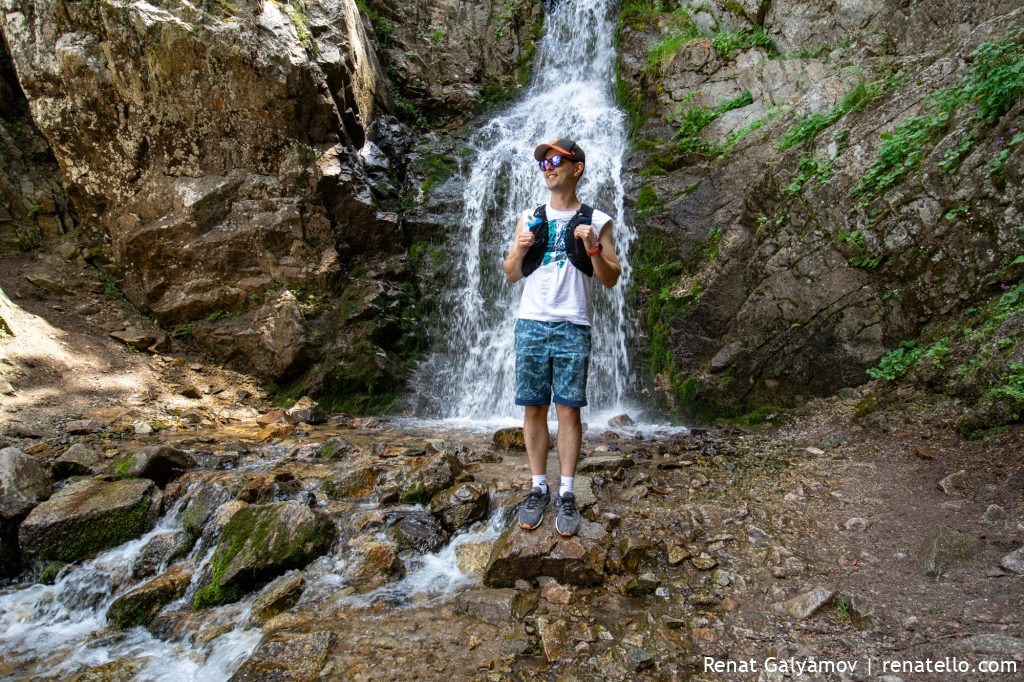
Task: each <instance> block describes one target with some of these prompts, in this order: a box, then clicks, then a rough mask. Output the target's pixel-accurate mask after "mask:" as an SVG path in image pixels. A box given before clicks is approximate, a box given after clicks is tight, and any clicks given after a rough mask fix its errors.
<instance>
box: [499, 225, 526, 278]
mask: <svg viewBox="0 0 1024 682" xmlns="http://www.w3.org/2000/svg"><path fill="white" fill-rule="evenodd" d="M523 225H524V223H523V216H522V215H520V216H519V220H517V221H516V233H515V236H514V237H513V238H512V248H510V249H509V251H508V256H506V257H505V262H504V263H502V267H503V268H504V269H505V279H506V280H508V281H509V282H518V281H519V280H521V279H522V278H523V258H524V257H526V252H527V251H529V250H530V246H531V245H532V244H533V232H530V231H529V230H524V229H523Z"/></svg>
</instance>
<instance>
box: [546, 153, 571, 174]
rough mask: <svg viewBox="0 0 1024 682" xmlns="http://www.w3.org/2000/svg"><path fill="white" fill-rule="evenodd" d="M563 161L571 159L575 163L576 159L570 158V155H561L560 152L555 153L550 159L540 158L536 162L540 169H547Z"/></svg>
mask: <svg viewBox="0 0 1024 682" xmlns="http://www.w3.org/2000/svg"><path fill="white" fill-rule="evenodd" d="M563 161H572V162H573V163H576V159H574V158H572V157H571V156H562V155H561V154H555V155H554V156H552V157H551V158H550V159H541V160H540V161H538V162H537V165H538V166H540V169H541V170H542V171H549V170H552V169H555V168H558V167H559V166H561V165H562V162H563Z"/></svg>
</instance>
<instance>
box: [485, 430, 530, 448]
mask: <svg viewBox="0 0 1024 682" xmlns="http://www.w3.org/2000/svg"><path fill="white" fill-rule="evenodd" d="M492 440H493V442H494V445H495V446H496V447H498V448H501V449H502V450H525V449H526V436H525V435H524V433H523V428H522V427H521V426H512V427H509V428H506V429H498V430H497V431H495V432H494V437H493V439H492Z"/></svg>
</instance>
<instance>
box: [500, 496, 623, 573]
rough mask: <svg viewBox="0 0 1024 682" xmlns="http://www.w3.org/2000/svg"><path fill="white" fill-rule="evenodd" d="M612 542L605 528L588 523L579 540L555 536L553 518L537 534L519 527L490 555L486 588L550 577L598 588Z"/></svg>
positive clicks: (548, 517) (549, 516)
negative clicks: (520, 580)
mask: <svg viewBox="0 0 1024 682" xmlns="http://www.w3.org/2000/svg"><path fill="white" fill-rule="evenodd" d="M609 539H610V538H609V535H608V533H607V532H606V531H605V529H604V527H603V526H601V525H600V524H597V523H593V522H591V521H587V520H586V519H584V520H583V521H582V523H581V525H580V531H579V533H578V534H577V535H576V536H574V537H571V538H563V537H561V536H560V535H558V534H557V533H556V532H555V528H554V514H545V516H544V522H543V524H542V525H541V527H540V528H538V529H536V530H534V531H526V530H523V529H521V528H519V526H518V525H516V526H513V527H512V528H510V529H508V530H506V531H505V532H504V533H502V535H501V537H500V538H498V541H497V542H496V543H495V545H494V549H493V550H492V552H491V559H490V561H489V562H488V564H487V569H486V570H485V572H484V584H485V585H487V586H489V587H511V586H512V585H514V584H515V582H516V580H518V579H520V578H523V579H527V580H529V579H532V578H536V577H538V576H542V575H547V576H551V577H552V578H554V579H555V580H557V581H558V582H560V583H563V584H566V585H582V586H591V585H598V584H600V583H601V582H603V581H604V564H605V558H606V556H607V554H608V544H609Z"/></svg>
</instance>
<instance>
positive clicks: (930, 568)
mask: <svg viewBox="0 0 1024 682" xmlns="http://www.w3.org/2000/svg"><path fill="white" fill-rule="evenodd" d="M980 548H981V540H979V539H978V538H976V537H974V536H973V535H969V534H967V533H964V532H961V531H958V530H956V529H954V528H950V527H948V526H941V527H939V528H936V529H935V530H933V531H931V532H930V533H929V534H928V535H927V536H925V539H924V541H923V542H922V543H921V546H920V548H919V549H918V563H917V566H918V569H919V570H920V571H921V572H922V573H924V574H925V575H933V576H938V575H943V574H946V573H949V572H950V571H952V570H954V569H957V568H959V567H960V566H962V565H964V564H966V563H967V562H969V561H971V560H972V559H973V558H974V557H975V555H976V554H977V553H978V550H979V549H980Z"/></svg>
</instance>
